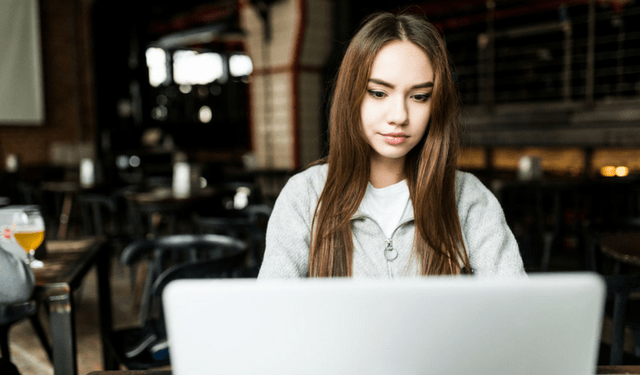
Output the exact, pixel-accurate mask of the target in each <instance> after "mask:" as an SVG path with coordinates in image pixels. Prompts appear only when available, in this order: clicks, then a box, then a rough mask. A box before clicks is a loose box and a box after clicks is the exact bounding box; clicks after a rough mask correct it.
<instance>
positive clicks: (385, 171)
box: [369, 156, 406, 189]
mask: <svg viewBox="0 0 640 375" xmlns="http://www.w3.org/2000/svg"><path fill="white" fill-rule="evenodd" d="M405 178H406V176H405V173H404V158H399V159H387V158H375V157H373V156H372V158H371V173H370V175H369V182H371V185H373V187H374V188H376V189H382V188H385V187H387V186H391V185H393V184H397V183H398V182H400V181H402V180H404V179H405Z"/></svg>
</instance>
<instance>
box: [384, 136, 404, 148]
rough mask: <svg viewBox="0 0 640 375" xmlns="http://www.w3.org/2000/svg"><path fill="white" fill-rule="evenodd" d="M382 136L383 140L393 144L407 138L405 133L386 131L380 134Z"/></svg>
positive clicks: (400, 142) (397, 143)
mask: <svg viewBox="0 0 640 375" xmlns="http://www.w3.org/2000/svg"><path fill="white" fill-rule="evenodd" d="M382 136H383V137H384V141H385V142H387V143H388V144H390V145H394V146H395V145H399V144H402V143H404V142H406V141H407V138H409V136H408V135H406V134H405V133H387V134H382Z"/></svg>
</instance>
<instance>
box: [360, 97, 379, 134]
mask: <svg viewBox="0 0 640 375" xmlns="http://www.w3.org/2000/svg"><path fill="white" fill-rule="evenodd" d="M375 109H376V108H375V106H373V105H371V102H370V101H369V100H367V99H366V98H365V99H364V100H363V101H362V105H361V106H360V123H361V124H362V128H363V129H364V131H365V132H367V129H368V128H370V127H371V126H372V124H373V123H374V122H375V116H376V115H375V113H376V112H375Z"/></svg>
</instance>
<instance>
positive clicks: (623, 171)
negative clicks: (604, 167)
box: [616, 166, 629, 177]
mask: <svg viewBox="0 0 640 375" xmlns="http://www.w3.org/2000/svg"><path fill="white" fill-rule="evenodd" d="M628 175H629V168H627V167H624V166H623V167H618V168H616V176H618V177H626V176H628Z"/></svg>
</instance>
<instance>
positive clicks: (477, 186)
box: [456, 171, 496, 206]
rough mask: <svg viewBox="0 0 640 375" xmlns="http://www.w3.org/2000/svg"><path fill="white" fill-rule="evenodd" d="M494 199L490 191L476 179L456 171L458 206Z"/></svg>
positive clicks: (471, 175) (466, 173)
mask: <svg viewBox="0 0 640 375" xmlns="http://www.w3.org/2000/svg"><path fill="white" fill-rule="evenodd" d="M495 199H496V198H495V196H494V195H493V193H492V192H491V190H489V188H488V187H487V186H485V184H484V183H483V182H482V181H480V179H479V178H478V177H476V176H474V175H473V174H471V173H469V172H463V171H456V202H457V203H458V206H460V205H465V204H467V203H471V202H478V201H493V200H495Z"/></svg>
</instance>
